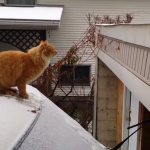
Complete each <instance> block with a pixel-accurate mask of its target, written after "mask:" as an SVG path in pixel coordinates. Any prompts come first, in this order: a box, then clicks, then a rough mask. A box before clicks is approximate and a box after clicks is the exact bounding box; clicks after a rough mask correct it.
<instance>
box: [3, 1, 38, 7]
mask: <svg viewBox="0 0 150 150" xmlns="http://www.w3.org/2000/svg"><path fill="white" fill-rule="evenodd" d="M5 4H6V5H12V6H34V5H35V4H36V0H5Z"/></svg>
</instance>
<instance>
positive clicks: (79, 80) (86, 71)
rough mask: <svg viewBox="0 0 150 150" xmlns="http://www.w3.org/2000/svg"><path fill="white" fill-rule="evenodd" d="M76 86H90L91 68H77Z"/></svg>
mask: <svg viewBox="0 0 150 150" xmlns="http://www.w3.org/2000/svg"><path fill="white" fill-rule="evenodd" d="M75 85H90V66H76V68H75Z"/></svg>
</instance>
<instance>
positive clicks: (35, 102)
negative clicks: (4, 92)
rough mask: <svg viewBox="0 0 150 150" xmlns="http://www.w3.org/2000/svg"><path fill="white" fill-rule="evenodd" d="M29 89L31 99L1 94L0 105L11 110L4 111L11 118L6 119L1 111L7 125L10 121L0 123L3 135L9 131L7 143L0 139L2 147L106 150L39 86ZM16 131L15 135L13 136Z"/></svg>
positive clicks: (52, 149) (31, 149) (45, 149)
mask: <svg viewBox="0 0 150 150" xmlns="http://www.w3.org/2000/svg"><path fill="white" fill-rule="evenodd" d="M27 91H28V93H29V99H28V100H22V99H20V98H19V97H17V96H16V97H9V98H8V97H7V96H1V97H0V101H2V102H1V103H0V105H1V104H2V105H3V106H4V107H5V108H8V109H10V111H8V113H7V111H6V110H4V112H3V114H5V115H4V116H6V117H8V118H7V119H5V117H4V116H3V115H1V114H0V117H1V116H3V120H4V121H5V124H7V122H9V125H7V126H6V127H3V126H4V125H3V124H0V128H1V127H3V128H4V129H5V130H4V131H3V136H4V134H5V133H7V134H6V135H7V136H6V137H5V140H7V139H8V141H9V142H8V143H9V145H8V144H6V143H7V141H4V140H1V138H0V145H1V144H3V148H1V147H0V149H3V150H5V149H11V150H12V149H14V150H27V149H30V150H41V149H44V150H84V149H86V150H106V147H105V146H103V145H102V144H100V143H99V142H98V141H96V140H95V139H94V138H93V137H92V136H91V134H90V133H88V132H87V131H85V130H84V129H83V128H82V127H81V125H80V124H79V123H77V122H76V121H75V120H73V119H72V118H71V117H70V116H68V115H67V114H66V113H65V112H64V111H62V110H61V109H60V108H58V107H57V106H56V105H55V104H54V103H53V102H51V101H50V100H49V99H48V98H46V97H45V96H44V95H42V94H41V93H40V92H39V91H38V90H37V89H35V88H33V87H31V86H29V85H28V86H27ZM4 101H6V102H4ZM20 101H21V102H20ZM7 106H8V107H7ZM1 108H2V107H1ZM1 108H0V109H1ZM32 110H36V111H32ZM10 113H11V114H10ZM6 114H7V115H6ZM18 114H19V115H18ZM16 116H17V117H16ZM18 116H19V117H18ZM13 118H14V119H13ZM11 124H12V125H13V126H12V127H11ZM8 130H9V131H10V132H8ZM14 132H15V135H13V133H14ZM13 137H14V139H13ZM10 139H11V140H12V141H11V140H10ZM4 146H5V147H4ZM6 146H7V148H6Z"/></svg>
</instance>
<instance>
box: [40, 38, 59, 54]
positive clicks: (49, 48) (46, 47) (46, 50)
mask: <svg viewBox="0 0 150 150" xmlns="http://www.w3.org/2000/svg"><path fill="white" fill-rule="evenodd" d="M39 49H40V51H41V52H42V54H43V55H45V56H46V57H54V56H55V55H56V54H57V51H56V49H55V48H54V46H53V45H51V44H50V43H48V41H47V40H46V41H41V42H40V45H39Z"/></svg>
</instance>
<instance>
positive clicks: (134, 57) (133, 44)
mask: <svg viewBox="0 0 150 150" xmlns="http://www.w3.org/2000/svg"><path fill="white" fill-rule="evenodd" d="M97 33H98V34H100V36H102V39H101V41H99V40H98V39H97V41H98V43H99V45H98V46H99V49H100V50H102V51H103V52H105V53H106V54H108V55H109V56H111V57H112V58H113V59H115V60H116V61H117V62H118V63H120V64H121V65H122V66H124V67H125V68H126V69H128V70H129V71H130V72H132V73H133V74H134V75H136V76H137V77H139V78H140V79H141V80H143V81H144V82H146V83H147V84H148V85H150V73H149V72H150V25H118V26H116V25H107V26H102V25H100V26H97Z"/></svg>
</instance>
